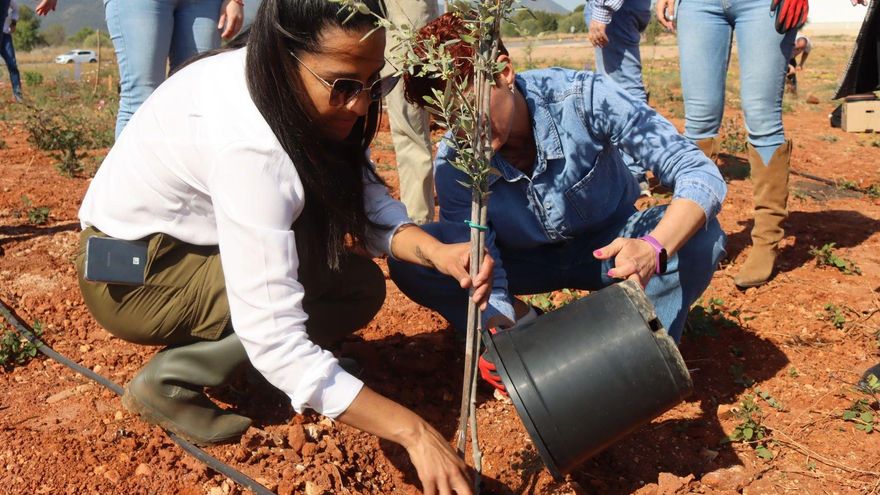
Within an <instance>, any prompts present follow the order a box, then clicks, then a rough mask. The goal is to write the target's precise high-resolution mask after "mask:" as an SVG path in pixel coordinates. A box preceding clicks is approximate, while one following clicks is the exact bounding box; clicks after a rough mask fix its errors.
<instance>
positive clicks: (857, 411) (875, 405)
mask: <svg viewBox="0 0 880 495" xmlns="http://www.w3.org/2000/svg"><path fill="white" fill-rule="evenodd" d="M856 390H857V391H859V392H861V393H862V394H863V395H864V397H860V398H858V399H856V400H855V401H854V402H853V404H852V405H851V406H850V407H849V408H848V409H846V410H844V411H843V414H842V417H843V420H844V421H849V422H851V423H855V424H856V429H857V430H861V431H864V432H865V433H872V432H874V430H877V429H878V428H880V415H878V414H877V410H878V409H880V401H878V400H877V394H880V379H878V378H877V376H876V375H874V374H870V375H868V376H867V378H865V379H864V380H862V381H861V382H860V383H859V386H858V387H856Z"/></svg>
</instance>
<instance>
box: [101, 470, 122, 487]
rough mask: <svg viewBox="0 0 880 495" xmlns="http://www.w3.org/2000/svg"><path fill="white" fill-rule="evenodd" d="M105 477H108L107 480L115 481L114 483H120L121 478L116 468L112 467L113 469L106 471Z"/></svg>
mask: <svg viewBox="0 0 880 495" xmlns="http://www.w3.org/2000/svg"><path fill="white" fill-rule="evenodd" d="M104 477H105V478H107V481H109V482H110V483H113V484H114V485H115V484H117V483H119V480H120V476H119V473H118V472H116V470H115V469H111V470H109V471H107V472H105V473H104Z"/></svg>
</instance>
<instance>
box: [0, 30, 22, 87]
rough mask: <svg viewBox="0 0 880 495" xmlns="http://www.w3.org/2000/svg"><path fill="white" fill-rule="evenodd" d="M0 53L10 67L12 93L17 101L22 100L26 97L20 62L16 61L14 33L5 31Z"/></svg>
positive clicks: (0, 44) (0, 43) (7, 66)
mask: <svg viewBox="0 0 880 495" xmlns="http://www.w3.org/2000/svg"><path fill="white" fill-rule="evenodd" d="M0 55H2V56H3V60H4V61H5V62H6V68H7V69H9V81H10V82H11V83H12V95H13V96H15V101H17V102H21V101H22V100H23V99H24V97H23V95H22V92H21V75H20V74H19V72H18V64H17V63H16V61H15V48H14V47H13V46H12V35H11V34H7V33H3V34H2V42H0Z"/></svg>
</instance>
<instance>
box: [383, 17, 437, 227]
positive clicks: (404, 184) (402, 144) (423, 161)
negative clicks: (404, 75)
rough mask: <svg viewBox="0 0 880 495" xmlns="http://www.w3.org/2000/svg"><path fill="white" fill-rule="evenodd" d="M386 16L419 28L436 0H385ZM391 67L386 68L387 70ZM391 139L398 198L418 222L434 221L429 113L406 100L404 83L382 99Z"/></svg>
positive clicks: (390, 46) (389, 43) (389, 47)
mask: <svg viewBox="0 0 880 495" xmlns="http://www.w3.org/2000/svg"><path fill="white" fill-rule="evenodd" d="M385 5H386V6H387V8H388V19H389V20H390V21H391V22H393V23H394V24H397V25H403V24H407V25H410V26H413V27H414V28H418V27H421V26H424V25H425V24H426V23H427V22H428V21H430V20H432V19H435V18H436V17H437V2H436V1H435V0H388V1H387V2H386V3H385ZM394 43H395V42H394V40H392V39H391V38H390V36H389V39H388V40H387V41H386V45H385V57H386V58H388V59H389V60H390V59H391V51H392V49H394ZM391 72H393V67H390V66H388V67H386V73H391ZM385 105H386V107H387V108H386V110H387V112H388V123H389V124H390V126H391V140H392V142H393V143H394V156H395V159H396V161H397V175H398V176H399V177H400V201H402V202H403V204H404V205H405V206H406V211H407V212H408V213H409V216H410V218H412V219H413V221H414V222H415V223H417V224H419V225H421V224H423V223H427V222H430V221H432V220H434V166H433V149H432V147H431V127H430V120H429V118H428V113H427V112H425V111H424V110H422V108H421V107H419V106H416V105H413V104H411V103H409V102H407V101H406V97H405V96H404V94H403V85H402V84H401V85H399V86H398V87H396V88H394V90H393V91H392V92H391V94H389V95H388V96H387V97H386V98H385Z"/></svg>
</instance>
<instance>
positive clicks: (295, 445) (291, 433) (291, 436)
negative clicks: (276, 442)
mask: <svg viewBox="0 0 880 495" xmlns="http://www.w3.org/2000/svg"><path fill="white" fill-rule="evenodd" d="M287 443H288V444H289V445H290V448H291V449H293V450H295V451H297V452H299V451H300V450H302V448H303V445H305V443H306V430H305V429H304V428H303V427H302V425H293V426H291V427H290V429H288V430H287Z"/></svg>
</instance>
